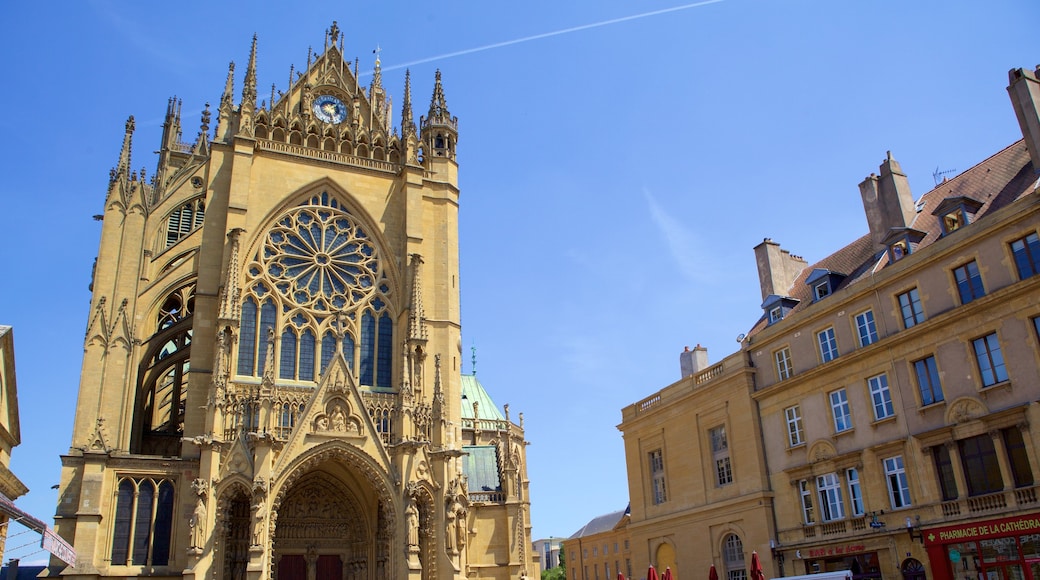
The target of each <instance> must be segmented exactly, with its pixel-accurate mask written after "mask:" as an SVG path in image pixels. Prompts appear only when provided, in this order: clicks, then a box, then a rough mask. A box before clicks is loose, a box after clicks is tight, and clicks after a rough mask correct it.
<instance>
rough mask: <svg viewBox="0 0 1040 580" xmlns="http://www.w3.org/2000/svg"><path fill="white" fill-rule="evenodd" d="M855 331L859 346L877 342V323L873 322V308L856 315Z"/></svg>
mask: <svg viewBox="0 0 1040 580" xmlns="http://www.w3.org/2000/svg"><path fill="white" fill-rule="evenodd" d="M856 332H857V334H858V336H859V345H860V346H867V345H868V344H874V343H875V342H877V339H878V335H877V325H875V324H874V311H873V310H868V311H866V312H862V313H860V314H857V315H856Z"/></svg>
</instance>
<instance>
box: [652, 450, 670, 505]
mask: <svg viewBox="0 0 1040 580" xmlns="http://www.w3.org/2000/svg"><path fill="white" fill-rule="evenodd" d="M649 455H650V456H649V462H650V487H651V489H652V490H653V499H654V505H659V504H662V503H664V502H665V501H666V500H667V499H668V496H667V494H666V493H665V489H664V455H662V453H661V450H660V449H655V450H654V451H651V452H650V454H649Z"/></svg>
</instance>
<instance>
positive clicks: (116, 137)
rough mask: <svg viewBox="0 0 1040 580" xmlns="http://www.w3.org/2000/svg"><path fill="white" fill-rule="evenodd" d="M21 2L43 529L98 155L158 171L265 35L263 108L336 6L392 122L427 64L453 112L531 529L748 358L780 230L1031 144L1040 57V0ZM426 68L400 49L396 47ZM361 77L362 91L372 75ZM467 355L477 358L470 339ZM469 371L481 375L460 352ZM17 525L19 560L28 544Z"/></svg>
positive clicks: (31, 417) (465, 294) (603, 496)
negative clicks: (695, 385)
mask: <svg viewBox="0 0 1040 580" xmlns="http://www.w3.org/2000/svg"><path fill="white" fill-rule="evenodd" d="M158 6H159V5H156V6H154V7H153V6H152V5H150V4H145V3H137V2H130V1H85V2H68V3H58V4H51V3H46V4H45V3H34V4H32V5H30V4H29V3H16V2H8V3H5V4H4V5H3V6H2V7H0V19H2V20H3V21H4V22H7V23H9V25H8V27H7V29H6V30H5V34H4V35H2V36H0V59H2V60H0V62H3V64H4V65H5V66H4V69H5V73H6V76H7V78H8V79H9V81H8V85H7V87H8V88H7V90H6V91H3V92H2V93H0V111H3V114H0V132H2V134H3V135H4V138H3V139H2V140H0V159H3V161H4V166H5V168H6V170H7V171H6V175H5V179H3V180H2V181H0V215H2V216H4V218H5V219H4V224H3V227H2V228H0V248H3V251H2V253H0V265H2V268H3V271H4V272H6V275H5V277H4V283H3V284H0V324H8V325H12V326H14V328H15V348H16V356H17V371H18V388H19V395H20V411H21V430H22V439H23V443H22V445H21V446H20V447H18V448H17V449H15V451H14V453H13V460H12V468H13V470H14V471H15V473H16V474H18V476H19V477H20V478H21V479H22V480H23V481H24V482H25V483H26V484H27V485H28V486H29V487H30V489H31V490H32V491H31V492H30V494H29V495H28V496H26V497H24V498H22V499H20V500H18V502H17V503H18V505H20V506H21V507H22V508H23V509H26V510H28V511H30V512H31V513H33V514H35V515H37V516H38V517H41V518H42V519H45V520H47V521H50V519H51V517H52V515H53V513H54V506H55V502H56V499H57V494H56V491H53V490H51V489H50V487H51V486H52V485H54V484H56V483H58V479H59V473H60V461H59V455H60V454H61V453H63V452H66V451H67V450H68V445H69V442H70V440H71V421H72V415H73V410H74V408H75V398H76V390H77V387H78V382H79V379H78V373H79V369H80V362H81V360H80V359H81V356H82V340H83V332H84V329H85V327H86V323H87V307H88V304H89V298H90V296H89V293H88V291H87V284H88V282H89V279H90V268H91V264H92V262H93V259H94V256H95V255H96V250H97V242H98V235H99V233H100V226H99V224H98V223H97V222H94V221H93V220H92V219H91V216H92V215H94V214H97V213H101V211H102V202H103V199H104V194H105V187H106V184H107V179H108V170H109V168H111V167H112V166H113V165H114V164H115V162H116V158H117V154H118V151H119V146H120V143H121V139H122V134H123V123H124V122H125V120H126V118H127V116H129V115H131V114H132V115H135V117H136V119H137V132H136V134H135V137H134V167H135V168H140V167H145V168H147V170H148V173H149V174H152V173H154V168H155V156H154V155H152V154H151V152H152V151H153V150H155V149H157V148H158V145H159V141H158V139H159V134H160V125H161V123H162V117H163V114H164V112H165V106H166V102H167V99H168V98H169V97H171V96H174V95H176V96H178V97H179V98H181V99H183V103H184V104H183V111H184V112H183V118H182V125H183V126H184V136H183V138H184V140H192V139H193V138H194V136H195V133H196V131H197V128H196V127H197V124H198V118H199V112H200V111H201V110H202V107H203V105H204V103H206V102H210V103H212V104H213V105H214V106H215V105H216V103H217V102H218V101H219V98H220V93H221V91H222V89H223V86H224V78H225V75H226V72H227V65H228V61H230V60H234V61H235V62H236V63H238V64H239V73H240V74H239V77H238V78H237V79H236V95H237V93H238V90H239V88H240V87H241V72H242V70H243V67H244V64H245V61H246V58H247V56H248V50H249V43H250V40H251V38H252V35H253V34H254V33H256V34H257V35H258V36H259V58H258V62H259V66H258V68H259V75H258V76H259V82H258V85H259V87H260V90H259V91H258V92H259V94H260V98H261V99H263V98H265V96H266V95H269V94H270V86H271V84H272V83H275V84H277V86H278V88H279V89H281V90H284V89H285V86H286V82H287V79H288V76H289V66H290V64H295V65H296V67H297V68H299V67H302V66H304V65H305V64H306V58H307V48H308V46H309V45H311V46H314V47H315V48H316V49H318V50H320V49H321V45H322V42H323V35H324V30H325V29H326V28H327V27H328V26H329V25H330V24H331V22H332V20H337V21H338V22H339V25H340V27H341V28H342V29H343V31H344V34H345V39H346V43H345V52H346V53H347V54H348V55H356V56H358V57H359V58H360V59H361V67H362V70H370V69H371V66H372V61H373V56H374V55H373V54H372V50H373V49H374V48H375V47H376V46H379V47H381V48H382V53H381V54H382V63H383V67H384V85H385V86H386V87H387V88H388V90H389V92H390V94H391V95H392V97H393V99H394V104H395V111H394V117H395V120H396V119H399V118H400V109H399V107H400V104H401V97H402V85H403V82H404V66H405V65H408V66H410V68H411V72H412V86H413V95H412V97H413V101H414V103H415V113H416V115H417V116H418V115H420V114H423V113H425V110H426V107H427V104H428V103H429V95H430V92H431V90H432V86H433V76H434V71H435V70H436V69H437V68H440V69H441V70H442V72H443V76H444V87H445V91H446V95H447V99H448V105H449V108H450V110H451V112H452V113H453V114H455V115H457V116H458V117H459V125H460V140H459V147H458V156H459V157H458V158H459V164H460V182H461V188H462V199H461V209H460V214H461V216H460V219H461V231H460V236H461V244H462V246H461V260H462V276H461V288H462V300H463V302H462V303H463V340H464V345H465V348H466V349H469V348H471V347H476V348H477V358H478V365H477V371H478V373H477V374H478V376H479V377H480V379H481V381H482V382H483V384H484V385H485V386H486V387H487V388H488V389H489V391H490V392H491V394H492V396H493V397H494V398H495V400H496V402H497V403H498V404H499V405H500V406H501V405H502V404H504V403H509V404H510V410H511V414H512V416H513V417H514V418H515V417H516V413H518V412H523V413H524V417H525V426H526V429H527V436H528V439H529V441H530V443H531V445H530V447H529V448H528V473H529V476H530V479H531V499H532V521H533V525H534V537H535V538H539V537H548V536H557V537H559V536H569V535H570V534H572V533H573V532H574V531H576V530H577V529H578V528H579V527H580V526H581V525H583V524H584V523H585V522H586V521H587V520H589V519H590V518H592V517H594V516H596V515H599V514H602V513H606V512H610V511H614V510H617V509H621V508H623V507H624V506H625V504H626V502H627V501H628V490H627V484H626V474H625V466H624V451H623V443H622V439H621V434H620V432H619V431H618V430H617V429H616V426H617V424H618V423H620V419H621V413H620V409H621V408H622V407H624V406H626V405H628V404H631V403H634V402H636V401H638V400H640V399H642V398H643V397H645V396H647V395H649V394H651V393H653V392H655V391H657V390H659V389H661V388H663V387H665V386H667V385H668V384H670V383H672V382H674V381H675V380H677V379H678V378H679V364H678V355H679V353H680V352H681V351H682V349H683V347H684V346H686V345H689V346H691V347H692V346H693V345H695V344H697V343H700V344H702V345H704V346H706V347H707V348H708V352H709V357H710V359H711V361H712V362H715V361H718V360H720V359H721V358H722V357H723V356H725V355H727V354H729V353H730V352H732V351H733V350H734V349H736V348H737V343H736V342H735V340H734V338H735V337H736V336H737V335H738V334H740V333H742V332H746V331H747V329H748V328H749V327H750V326H751V325H752V324H753V323H754V321H755V320H756V319H757V317H758V316H759V314H760V310H759V304H760V302H761V299H760V295H759V291H758V279H757V273H756V270H755V262H754V257H753V252H752V248H753V247H754V246H755V245H756V244H758V243H759V242H761V241H762V239H763V238H765V237H770V238H773V239H774V240H775V241H777V242H779V243H780V244H781V245H782V246H783V247H784V248H785V249H788V250H790V251H792V252H793V253H795V254H798V255H801V256H804V257H805V258H806V259H807V260H808V261H809V262H810V263H812V262H813V261H815V260H818V259H819V258H821V257H823V256H825V255H827V254H828V253H830V252H832V251H833V250H835V249H837V248H838V247H840V246H843V245H845V244H846V243H848V242H850V241H852V240H854V239H856V238H857V237H859V236H860V235H861V234H862V233H864V232H865V231H866V221H865V219H864V217H863V211H862V205H861V203H860V200H859V194H858V189H857V184H858V183H859V182H860V181H862V179H863V178H864V177H865V176H867V175H868V174H869V173H871V172H876V171H877V167H878V165H879V164H880V162H881V161H882V159H884V157H885V152H886V151H887V150H891V151H892V152H893V155H894V156H895V158H896V159H897V160H898V161H899V162H900V163H901V164H902V167H903V169H904V170H905V171H906V172H907V174H908V175H909V177H910V182H911V187H912V189H913V192H914V194H915V197H917V196H920V195H921V194H923V193H925V192H926V191H928V190H929V189H931V187H932V186H933V178H932V173H933V172H934V171H935V170H936V169H939V170H950V171H954V172H960V171H964V170H966V169H968V168H969V167H971V166H972V165H974V164H976V163H978V162H979V161H981V160H982V159H984V158H986V157H987V156H989V155H991V154H993V153H995V152H996V151H998V150H1000V149H1001V148H1003V147H1005V146H1007V145H1008V144H1010V143H1012V142H1013V141H1015V140H1017V139H1018V138H1020V133H1019V129H1018V125H1017V123H1016V121H1015V117H1014V113H1013V111H1012V109H1011V106H1010V103H1009V101H1008V97H1007V93H1006V91H1005V87H1006V86H1007V71H1008V70H1009V69H1010V68H1017V67H1033V66H1035V65H1036V64H1037V63H1038V62H1040V36H1037V34H1036V32H1035V26H1036V23H1037V22H1038V20H1040V3H1037V2H1035V1H1034V0H994V1H990V2H959V1H938V0H919V1H915V2H905V1H899V0H874V1H870V2H867V1H852V0H849V1H844V2H834V1H828V0H768V1H767V0H715V1H714V2H701V3H697V4H689V3H684V2H681V1H675V0H645V1H639V2H624V1H620V0H598V1H595V2H592V1H571V2H559V1H556V2H548V1H544V0H530V1H528V2H517V3H510V4H505V3H497V2H473V1H464V0H443V1H440V2H437V3H424V4H422V5H420V4H419V3H408V2H400V1H388V2H381V3H374V2H373V3H368V4H364V5H362V4H358V3H346V2H331V3H324V4H323V5H322V7H321V9H316V8H314V7H315V6H318V5H317V4H312V5H308V8H291V7H288V6H287V5H286V4H284V3H277V4H276V3H271V4H268V3H265V2H250V3H248V4H238V3H235V4H232V3H216V2H212V3H202V2H190V1H189V2H180V3H176V4H169V3H167V4H163V5H162V8H159V7H158ZM409 63H411V64H409ZM369 78H370V77H368V76H367V75H363V77H362V79H363V81H366V82H367V80H368V79H369ZM467 352H468V350H467ZM464 370H465V371H466V372H469V370H470V365H469V364H467V365H466V366H465V367H464ZM28 536H29V535H28V534H26V535H24V536H21V537H19V538H15V539H12V540H11V541H10V542H9V544H8V546H9V553H8V554H7V555H8V556H23V557H29V558H30V559H32V558H39V557H40V555H39V554H35V555H32V552H35V551H36V550H37V548H36V547H34V546H28V547H24V548H18V549H15V548H16V547H18V546H20V545H21V544H24V543H25V542H28V541H31V540H30V539H27V538H28Z"/></svg>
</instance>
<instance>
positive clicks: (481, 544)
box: [55, 23, 537, 580]
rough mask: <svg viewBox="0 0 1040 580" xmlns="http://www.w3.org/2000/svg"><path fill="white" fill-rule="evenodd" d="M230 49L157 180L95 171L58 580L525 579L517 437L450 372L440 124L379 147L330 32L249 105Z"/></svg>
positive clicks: (453, 172)
mask: <svg viewBox="0 0 1040 580" xmlns="http://www.w3.org/2000/svg"><path fill="white" fill-rule="evenodd" d="M256 55H257V43H256V38H255V37H254V38H253V43H252V49H251V51H250V55H249V62H248V65H247V67H246V70H245V75H244V78H243V81H242V89H241V98H240V100H239V102H238V104H237V105H236V104H235V102H234V100H235V99H234V94H235V90H234V86H235V74H234V71H235V69H234V64H232V65H231V66H230V69H229V71H228V76H227V82H226V85H225V87H224V91H223V96H222V97H221V100H220V104H219V106H218V107H217V108H216V111H215V114H216V120H215V128H214V131H213V133H212V134H211V133H210V122H211V113H210V110H209V105H207V106H206V110H205V111H204V112H203V113H202V121H201V129H200V131H199V133H198V137H197V138H196V139H195V140H194V142H182V141H181V140H180V135H181V119H180V110H181V104H180V102H179V101H177V100H175V99H173V100H171V101H170V102H169V103H168V106H167V112H166V120H165V124H164V129H163V135H162V142H161V144H160V147H159V151H158V157H159V158H158V167H157V170H156V171H155V172H154V173H153V175H152V176H151V178H150V179H146V175H145V170H144V169H141V170H138V171H133V170H132V169H131V137H132V135H133V132H134V121H133V117H131V118H130V120H129V121H127V124H126V134H125V137H124V139H123V145H122V150H121V152H120V156H119V162H118V165H117V166H116V167H115V169H113V170H112V172H111V174H110V182H109V188H108V192H107V196H106V198H105V206H104V213H103V215H102V216H99V218H100V219H102V220H103V225H102V233H101V244H100V249H99V253H98V258H97V263H96V265H95V271H94V275H93V280H92V286H91V289H92V292H93V295H92V299H91V306H90V313H89V317H88V322H87V332H86V338H85V343H84V356H83V368H82V375H81V382H80V388H79V400H78V404H77V411H76V420H75V425H74V431H73V439H72V446H71V448H70V450H69V453H68V454H67V455H65V456H63V457H62V464H63V469H62V477H61V486H60V498H59V503H58V508H57V514H56V516H55V527H56V529H57V531H58V532H59V533H60V534H61V535H62V536H63V537H64V538H65V539H66V540H68V541H69V543H70V544H72V545H73V547H74V548H75V550H76V554H77V557H76V563H75V565H72V566H68V567H67V568H65V569H64V570H63V571H62V572H61V575H62V576H65V577H69V578H99V577H138V576H150V577H156V578H159V577H162V578H173V577H177V576H181V577H184V578H186V579H197V580H246V579H248V580H266V579H272V578H273V579H277V580H396V579H414V580H420V579H421V580H434V579H442V580H447V579H462V578H472V579H496V580H499V579H500V580H505V579H507V578H523V577H525V576H527V575H528V574H531V575H534V574H537V569H536V567H535V564H534V557H533V554H531V550H530V548H529V546H530V514H529V510H528V508H529V501H528V481H527V475H526V461H525V457H526V455H525V453H526V452H525V446H526V441H525V439H524V432H523V416H522V415H520V416H519V422H518V423H514V422H513V421H512V420H510V418H509V411H508V407H506V408H505V409H504V413H503V412H502V411H500V410H499V409H498V408H497V407H496V406H495V405H494V403H493V402H492V401H491V399H490V398H489V397H488V395H487V392H486V391H485V390H484V388H483V387H482V386H481V385H480V383H479V382H478V381H477V380H476V376H475V375H463V374H462V372H461V356H462V353H461V350H462V340H461V325H460V314H459V312H460V304H459V255H458V208H459V190H458V165H457V163H456V156H455V152H456V149H455V147H456V143H457V141H458V120H457V118H456V117H452V116H451V114H450V113H449V112H448V106H447V102H446V100H445V96H444V89H443V87H442V84H441V76H440V72H438V73H437V76H436V79H435V81H434V86H433V96H432V98H431V100H430V107H429V111H428V113H427V114H426V115H425V116H423V117H421V118H420V120H419V123H418V127H417V126H416V123H415V121H414V119H413V117H412V103H411V96H410V79H409V75H408V73H405V89H404V96H403V106H402V107H401V109H400V110H401V119H400V125H399V127H397V126H394V125H393V124H392V122H391V119H392V110H391V109H392V107H391V100H390V96H389V95H388V94H387V93H386V91H385V90H384V88H383V86H382V84H381V71H380V67H379V61H378V59H377V60H376V65H375V71H374V75H373V76H372V79H371V84H370V85H369V86H368V87H363V86H360V85H359V81H358V70H357V61H356V60H355V61H354V63H353V67H351V63H349V62H347V61H346V59H345V58H344V56H343V41H342V38H341V36H340V31H339V29H338V27H337V26H336V24H335V23H333V25H332V27H331V28H330V29H328V30H327V31H326V34H325V44H324V50H323V52H322V53H321V54H310V53H309V54H308V61H307V66H306V68H305V70H303V71H302V72H299V71H293V70H291V69H290V72H289V81H290V83H289V86H288V87H287V89H286V90H285V91H284V92H282V91H278V92H277V94H276V92H275V89H274V87H272V89H271V96H270V100H266V99H262V100H261V102H260V104H259V105H258V103H257V81H256V72H257V71H256V67H257V63H256V61H257V59H256Z"/></svg>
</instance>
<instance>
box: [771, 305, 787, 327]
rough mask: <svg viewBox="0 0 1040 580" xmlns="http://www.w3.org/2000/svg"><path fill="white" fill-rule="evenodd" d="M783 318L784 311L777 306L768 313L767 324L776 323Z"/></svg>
mask: <svg viewBox="0 0 1040 580" xmlns="http://www.w3.org/2000/svg"><path fill="white" fill-rule="evenodd" d="M783 317H784V311H783V309H782V308H780V307H779V306H777V307H776V308H773V309H771V310H770V311H769V324H772V323H774V322H777V321H778V320H781V319H782V318H783Z"/></svg>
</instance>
